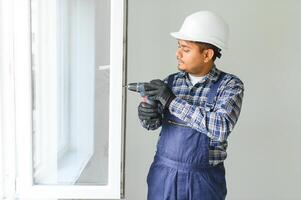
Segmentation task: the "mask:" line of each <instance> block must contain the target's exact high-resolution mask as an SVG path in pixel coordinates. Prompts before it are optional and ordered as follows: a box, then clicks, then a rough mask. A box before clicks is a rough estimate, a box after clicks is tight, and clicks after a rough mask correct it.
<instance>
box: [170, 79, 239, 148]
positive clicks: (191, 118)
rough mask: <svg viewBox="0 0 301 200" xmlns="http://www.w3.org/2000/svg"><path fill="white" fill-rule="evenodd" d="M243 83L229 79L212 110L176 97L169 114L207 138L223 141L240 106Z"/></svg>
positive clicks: (235, 120) (232, 126) (233, 122)
mask: <svg viewBox="0 0 301 200" xmlns="http://www.w3.org/2000/svg"><path fill="white" fill-rule="evenodd" d="M243 93H244V85H243V83H242V82H241V81H240V80H239V79H238V78H233V79H231V80H230V81H229V82H228V83H227V84H226V85H225V86H224V88H221V93H220V95H219V96H218V97H217V101H216V105H215V108H214V110H213V111H210V112H208V111H205V108H203V107H200V106H195V105H191V104H189V103H188V102H187V101H185V100H184V99H181V98H179V97H176V98H175V99H174V100H173V101H172V102H171V103H170V106H169V111H170V113H171V114H173V115H175V116H176V117H178V118H179V119H181V120H183V121H185V122H186V123H187V124H188V126H190V127H191V128H193V129H195V130H197V131H199V132H202V133H205V134H206V135H207V136H208V137H209V138H211V139H213V140H217V141H220V142H223V141H225V140H227V137H228V136H229V134H230V133H231V131H232V130H233V128H234V126H235V124H236V122H237V120H238V117H239V114H240V111H241V107H242V100H243Z"/></svg>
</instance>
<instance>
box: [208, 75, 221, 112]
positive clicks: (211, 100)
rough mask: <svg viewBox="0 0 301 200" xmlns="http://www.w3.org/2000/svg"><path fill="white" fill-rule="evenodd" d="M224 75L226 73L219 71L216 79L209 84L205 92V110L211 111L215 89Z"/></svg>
mask: <svg viewBox="0 0 301 200" xmlns="http://www.w3.org/2000/svg"><path fill="white" fill-rule="evenodd" d="M225 75H226V73H225V72H222V71H221V73H220V75H219V77H218V80H217V81H216V82H214V83H213V84H212V85H211V87H210V89H209V92H208V94H207V103H206V107H205V110H206V111H212V110H213V108H214V102H213V101H214V98H215V96H216V94H217V90H218V88H219V86H220V84H221V82H222V80H223V78H224V76H225Z"/></svg>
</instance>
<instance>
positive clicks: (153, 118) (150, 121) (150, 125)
mask: <svg viewBox="0 0 301 200" xmlns="http://www.w3.org/2000/svg"><path fill="white" fill-rule="evenodd" d="M160 106H161V105H160V104H159V102H156V103H155V104H154V105H151V104H148V103H146V102H141V103H140V104H139V106H138V116H139V119H140V122H141V125H142V126H143V127H144V128H146V129H147V130H155V129H157V128H159V127H160V126H161V124H162V113H161V111H160Z"/></svg>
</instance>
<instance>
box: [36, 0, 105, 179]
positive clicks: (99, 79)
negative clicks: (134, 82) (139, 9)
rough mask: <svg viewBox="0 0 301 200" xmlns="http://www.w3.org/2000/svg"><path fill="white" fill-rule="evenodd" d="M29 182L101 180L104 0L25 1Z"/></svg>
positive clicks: (103, 146) (103, 115) (103, 177)
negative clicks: (30, 132)
mask: <svg viewBox="0 0 301 200" xmlns="http://www.w3.org/2000/svg"><path fill="white" fill-rule="evenodd" d="M31 19H32V27H31V28H32V77H33V82H32V86H33V87H32V88H33V166H34V169H33V171H34V177H33V179H34V182H35V184H42V185H43V184H64V185H71V184H72V185H75V184H79V185H106V184H107V178H108V136H109V92H110V91H109V85H110V1H109V0H59V1H55V0H43V1H40V0H31Z"/></svg>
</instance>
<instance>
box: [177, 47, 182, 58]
mask: <svg viewBox="0 0 301 200" xmlns="http://www.w3.org/2000/svg"><path fill="white" fill-rule="evenodd" d="M176 57H177V58H181V57H182V54H181V50H180V49H177V51H176Z"/></svg>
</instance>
